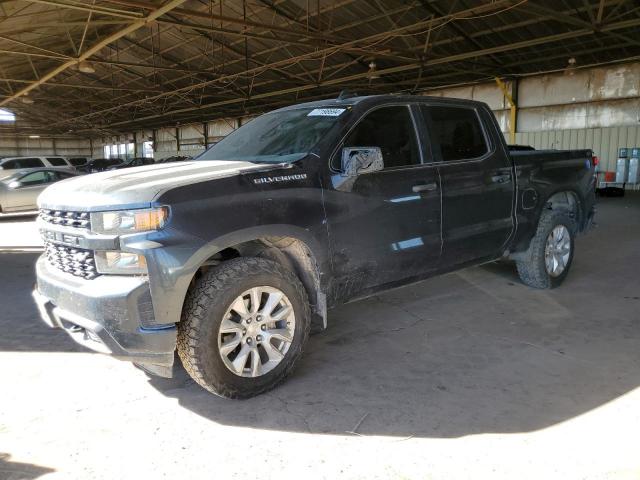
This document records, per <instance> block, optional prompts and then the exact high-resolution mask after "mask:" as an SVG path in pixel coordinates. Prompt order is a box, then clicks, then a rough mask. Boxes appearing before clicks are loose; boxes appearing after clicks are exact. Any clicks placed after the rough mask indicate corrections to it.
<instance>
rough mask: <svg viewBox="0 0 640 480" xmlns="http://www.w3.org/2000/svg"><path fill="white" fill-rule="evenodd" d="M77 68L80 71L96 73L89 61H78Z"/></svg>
mask: <svg viewBox="0 0 640 480" xmlns="http://www.w3.org/2000/svg"><path fill="white" fill-rule="evenodd" d="M78 70H79V71H81V72H82V73H96V69H95V68H93V67H92V66H91V64H90V63H89V62H80V63H78Z"/></svg>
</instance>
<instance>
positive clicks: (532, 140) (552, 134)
mask: <svg viewBox="0 0 640 480" xmlns="http://www.w3.org/2000/svg"><path fill="white" fill-rule="evenodd" d="M507 137H508V135H507ZM516 142H517V143H518V144H520V145H531V146H532V147H535V148H537V149H547V148H555V149H558V150H570V149H582V148H590V149H591V150H593V152H594V153H595V154H596V155H597V156H598V157H600V170H602V171H615V169H616V159H617V158H618V148H621V147H629V148H631V147H640V125H637V126H627V127H609V128H581V129H573V130H552V131H543V132H521V133H516Z"/></svg>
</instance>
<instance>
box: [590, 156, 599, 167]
mask: <svg viewBox="0 0 640 480" xmlns="http://www.w3.org/2000/svg"><path fill="white" fill-rule="evenodd" d="M599 163H600V159H599V158H598V157H597V156H595V155H593V156H592V157H591V164H592V165H593V166H594V167H597V166H598V164H599Z"/></svg>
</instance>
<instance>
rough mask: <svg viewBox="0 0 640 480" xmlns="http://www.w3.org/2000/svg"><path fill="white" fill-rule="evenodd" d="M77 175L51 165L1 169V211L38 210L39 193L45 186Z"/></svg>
mask: <svg viewBox="0 0 640 480" xmlns="http://www.w3.org/2000/svg"><path fill="white" fill-rule="evenodd" d="M76 175H77V174H76V173H75V172H71V171H69V170H68V169H66V168H51V167H45V168H31V169H26V170H17V171H10V172H2V171H0V213H15V212H22V211H33V210H36V209H37V208H38V207H37V205H36V200H37V199H38V195H40V193H42V191H43V190H44V189H45V188H47V187H48V186H49V185H51V184H53V183H55V182H58V181H60V180H64V179H67V178H72V177H75V176H76Z"/></svg>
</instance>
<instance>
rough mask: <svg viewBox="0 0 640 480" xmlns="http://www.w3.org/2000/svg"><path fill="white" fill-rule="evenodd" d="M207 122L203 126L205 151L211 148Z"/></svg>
mask: <svg viewBox="0 0 640 480" xmlns="http://www.w3.org/2000/svg"><path fill="white" fill-rule="evenodd" d="M207 127H208V125H207V122H204V123H203V124H202V136H203V137H204V149H205V150H206V149H207V148H209V129H208V128H207Z"/></svg>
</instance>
